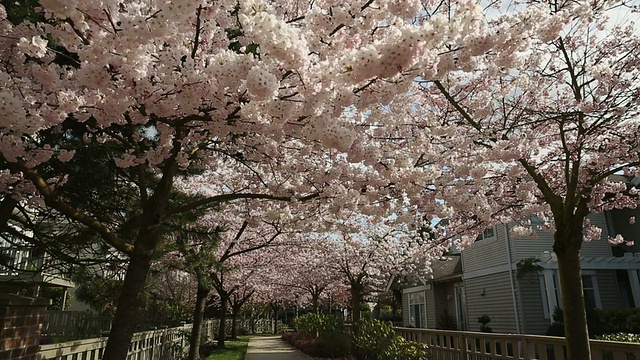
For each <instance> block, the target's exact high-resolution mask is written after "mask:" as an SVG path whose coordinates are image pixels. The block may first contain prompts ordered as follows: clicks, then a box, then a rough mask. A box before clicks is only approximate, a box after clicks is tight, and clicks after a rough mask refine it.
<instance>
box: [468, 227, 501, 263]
mask: <svg viewBox="0 0 640 360" xmlns="http://www.w3.org/2000/svg"><path fill="white" fill-rule="evenodd" d="M495 232H496V238H495V239H487V240H482V241H478V242H476V243H474V244H473V245H472V246H470V247H469V248H468V249H465V250H464V251H462V253H461V256H462V271H463V272H469V271H475V270H480V269H486V268H490V267H493V266H499V265H505V264H506V263H507V246H506V244H505V242H504V241H505V238H506V234H505V228H504V225H497V226H496V229H495Z"/></svg>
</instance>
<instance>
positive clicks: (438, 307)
mask: <svg viewBox="0 0 640 360" xmlns="http://www.w3.org/2000/svg"><path fill="white" fill-rule="evenodd" d="M433 285H434V286H433V290H434V304H433V305H434V309H435V313H434V319H435V322H434V323H430V324H429V327H430V328H434V329H435V328H440V321H441V317H442V313H443V312H444V309H446V308H447V284H443V283H434V284H433ZM447 310H449V309H447Z"/></svg>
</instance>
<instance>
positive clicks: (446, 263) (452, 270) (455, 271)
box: [428, 255, 462, 281]
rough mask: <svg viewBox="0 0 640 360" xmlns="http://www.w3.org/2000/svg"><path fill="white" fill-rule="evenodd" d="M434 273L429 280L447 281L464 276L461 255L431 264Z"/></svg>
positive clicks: (443, 258) (451, 256) (441, 259)
mask: <svg viewBox="0 0 640 360" xmlns="http://www.w3.org/2000/svg"><path fill="white" fill-rule="evenodd" d="M431 270H432V273H431V274H430V276H429V278H428V279H429V280H433V281H446V280H450V279H456V278H459V277H461V276H462V262H461V261H460V255H450V256H446V257H442V258H440V259H439V260H436V261H434V262H432V263H431Z"/></svg>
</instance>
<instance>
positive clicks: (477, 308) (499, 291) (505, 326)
mask: <svg viewBox="0 0 640 360" xmlns="http://www.w3.org/2000/svg"><path fill="white" fill-rule="evenodd" d="M503 245H504V244H503ZM464 283H465V291H466V295H467V311H468V314H469V319H468V323H469V330H470V331H478V330H479V329H480V324H479V323H478V317H480V316H482V315H483V314H486V315H488V316H489V317H491V322H490V323H489V326H490V327H491V328H493V331H494V332H501V333H515V332H516V325H515V316H514V311H513V302H512V297H511V287H510V286H509V273H508V272H501V273H496V274H491V275H487V276H480V277H476V278H472V279H465V281H464ZM482 293H484V296H483V295H482Z"/></svg>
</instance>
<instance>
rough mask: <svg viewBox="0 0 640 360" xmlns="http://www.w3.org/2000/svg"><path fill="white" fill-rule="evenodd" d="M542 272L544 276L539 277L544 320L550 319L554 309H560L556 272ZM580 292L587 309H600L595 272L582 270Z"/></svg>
mask: <svg viewBox="0 0 640 360" xmlns="http://www.w3.org/2000/svg"><path fill="white" fill-rule="evenodd" d="M544 272H545V274H544V276H543V275H541V276H540V290H541V291H542V308H543V311H544V317H545V319H551V318H552V315H553V312H554V311H555V308H556V307H559V308H562V292H561V291H560V278H559V277H558V270H545V271H544ZM582 290H583V292H584V304H585V306H586V307H587V309H589V308H593V309H595V308H601V307H602V303H601V301H600V292H599V291H598V278H597V277H596V273H595V271H593V270H591V271H589V270H584V271H583V272H582Z"/></svg>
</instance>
